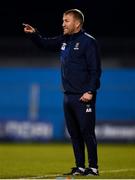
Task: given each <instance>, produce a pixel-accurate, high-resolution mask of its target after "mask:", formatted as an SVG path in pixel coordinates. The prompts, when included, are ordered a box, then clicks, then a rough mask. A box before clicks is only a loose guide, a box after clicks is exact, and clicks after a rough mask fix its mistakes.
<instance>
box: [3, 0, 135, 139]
mask: <svg viewBox="0 0 135 180" xmlns="http://www.w3.org/2000/svg"><path fill="white" fill-rule="evenodd" d="M70 8H78V9H80V10H81V11H82V12H83V13H84V15H85V24H84V29H85V30H86V31H87V32H88V33H90V34H91V35H92V36H94V37H95V38H96V39H97V40H98V42H99V45H100V49H101V60H102V69H103V72H102V77H101V88H100V90H99V92H98V96H97V126H96V134H97V138H98V141H99V142H123V141H124V142H132V143H134V142H135V26H134V19H135V13H134V5H133V1H130V0H125V1H115V0H109V1H105V0H102V1H98V0H94V1H91V0H90V1H85V0H83V1H82V0H65V1H60V0H57V1H55V2H54V0H49V1H48V0H39V1H38V2H37V1H33V0H29V1H26V0H23V1H22V0H20V1H17V0H12V1H7V0H5V1H2V2H1V3H0V22H1V28H0V140H1V141H6V140H8V141H20V140H22V141H45V142H46V141H62V142H63V141H68V139H69V136H68V133H67V130H66V126H65V121H64V115H63V108H62V100H63V94H62V92H61V79H60V61H59V52H55V51H53V52H52V51H49V50H44V51H40V50H39V49H38V48H37V47H36V46H35V45H34V44H33V43H32V42H31V41H30V40H29V39H28V38H27V37H26V35H25V34H24V32H23V27H22V23H29V24H31V25H32V26H34V27H36V28H37V29H38V30H39V31H40V32H41V34H43V35H45V36H52V37H53V36H57V35H59V34H61V33H62V28H61V25H62V15H63V12H64V11H65V10H68V9H70Z"/></svg>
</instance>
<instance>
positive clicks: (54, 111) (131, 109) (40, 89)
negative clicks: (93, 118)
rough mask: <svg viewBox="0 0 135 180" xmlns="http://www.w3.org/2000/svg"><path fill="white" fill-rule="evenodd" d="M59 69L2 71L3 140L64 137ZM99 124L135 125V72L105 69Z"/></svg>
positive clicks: (0, 117) (0, 120)
mask: <svg viewBox="0 0 135 180" xmlns="http://www.w3.org/2000/svg"><path fill="white" fill-rule="evenodd" d="M62 104H63V93H62V91H61V77H60V69H58V68H0V132H1V133H0V138H5V137H8V138H9V137H10V138H11V139H12V138H15V139H16V138H22V139H31V138H36V139H45V140H48V139H50V140H52V139H56V140H57V139H58V140H61V139H63V138H64V137H65V122H64V115H63V107H62ZM96 106H97V122H98V123H102V122H104V121H106V122H111V123H112V122H114V123H119V122H129V121H132V122H134V124H135V69H104V70H103V73H102V76H101V88H100V90H99V92H98V95H97V105H96Z"/></svg>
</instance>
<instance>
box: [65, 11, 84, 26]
mask: <svg viewBox="0 0 135 180" xmlns="http://www.w3.org/2000/svg"><path fill="white" fill-rule="evenodd" d="M64 14H65V15H67V14H73V15H74V17H75V18H76V19H78V20H79V21H80V24H81V25H83V23H84V14H83V13H82V12H81V11H80V10H79V9H69V10H67V11H65V12H64Z"/></svg>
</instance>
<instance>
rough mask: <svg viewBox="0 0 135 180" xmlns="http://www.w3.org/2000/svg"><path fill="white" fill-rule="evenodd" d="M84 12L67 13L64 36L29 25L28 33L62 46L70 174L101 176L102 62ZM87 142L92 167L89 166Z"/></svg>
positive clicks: (42, 41) (46, 44)
mask: <svg viewBox="0 0 135 180" xmlns="http://www.w3.org/2000/svg"><path fill="white" fill-rule="evenodd" d="M83 23H84V15H83V13H82V12H81V11H80V10H78V9H70V10H68V11H66V12H64V14H63V24H62V27H63V35H61V36H58V37H54V38H43V37H42V36H41V35H40V34H39V32H37V30H36V29H35V28H33V27H32V26H30V25H29V24H23V25H24V32H26V33H30V34H31V39H32V40H33V41H34V43H36V44H37V45H38V46H39V47H44V48H46V47H50V48H51V47H58V48H60V49H61V54H60V60H61V78H62V84H63V91H64V114H65V120H66V125H67V129H68V132H69V134H70V136H71V141H72V145H73V151H74V156H75V163H76V167H74V168H72V171H71V172H70V173H68V174H71V175H86V176H87V175H99V173H98V158H97V142H96V136H95V102H96V91H97V89H98V88H99V87H100V75H101V65H100V57H99V52H98V47H97V42H96V40H95V38H93V37H92V36H90V35H89V34H87V33H86V32H85V31H84V30H83V29H82V27H83ZM85 145H86V148H87V152H88V162H89V166H88V168H85Z"/></svg>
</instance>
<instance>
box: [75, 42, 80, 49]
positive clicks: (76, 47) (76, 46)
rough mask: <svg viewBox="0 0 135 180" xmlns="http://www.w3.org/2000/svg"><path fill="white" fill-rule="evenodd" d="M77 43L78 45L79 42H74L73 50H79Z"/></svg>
mask: <svg viewBox="0 0 135 180" xmlns="http://www.w3.org/2000/svg"><path fill="white" fill-rule="evenodd" d="M79 45H80V43H79V42H77V43H76V44H75V47H74V50H79Z"/></svg>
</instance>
